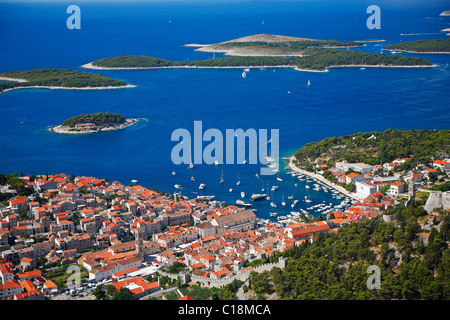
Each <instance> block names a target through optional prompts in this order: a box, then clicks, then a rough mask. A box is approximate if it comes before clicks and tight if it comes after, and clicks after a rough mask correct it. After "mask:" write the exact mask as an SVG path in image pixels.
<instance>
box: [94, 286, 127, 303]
mask: <svg viewBox="0 0 450 320" xmlns="http://www.w3.org/2000/svg"><path fill="white" fill-rule="evenodd" d="M92 294H93V295H94V296H95V300H131V299H132V297H133V295H132V293H131V291H130V289H128V288H120V289H119V291H116V290H115V289H114V286H112V285H108V286H97V287H96V288H95V289H94V291H93V292H92Z"/></svg>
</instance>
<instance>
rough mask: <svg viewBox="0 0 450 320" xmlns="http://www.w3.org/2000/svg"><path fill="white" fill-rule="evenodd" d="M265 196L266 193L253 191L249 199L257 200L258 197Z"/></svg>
mask: <svg viewBox="0 0 450 320" xmlns="http://www.w3.org/2000/svg"><path fill="white" fill-rule="evenodd" d="M266 196H267V194H265V193H264V194H262V193H254V194H252V196H251V198H250V199H251V200H252V201H255V200H259V199H262V198H265V197H266Z"/></svg>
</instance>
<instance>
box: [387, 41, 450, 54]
mask: <svg viewBox="0 0 450 320" xmlns="http://www.w3.org/2000/svg"><path fill="white" fill-rule="evenodd" d="M384 49H388V50H404V51H414V52H450V39H428V40H417V41H409V42H403V43H396V44H390V45H388V46H385V47H384Z"/></svg>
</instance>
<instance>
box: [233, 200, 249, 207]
mask: <svg viewBox="0 0 450 320" xmlns="http://www.w3.org/2000/svg"><path fill="white" fill-rule="evenodd" d="M236 205H238V206H243V207H251V206H252V205H251V204H250V203H248V202H245V201H243V200H240V199H238V200H236Z"/></svg>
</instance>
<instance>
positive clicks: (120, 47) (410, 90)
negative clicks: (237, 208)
mask: <svg viewBox="0 0 450 320" xmlns="http://www.w3.org/2000/svg"><path fill="white" fill-rule="evenodd" d="M70 4H73V3H71V2H63V3H9V2H8V3H6V2H5V3H0V48H1V50H0V71H1V72H5V71H13V70H25V69H32V68H43V67H58V68H72V69H78V70H83V71H89V72H99V71H92V70H85V69H81V68H79V66H80V65H82V64H85V63H87V62H91V61H94V60H97V59H100V58H104V57H108V56H114V55H121V54H144V55H150V56H155V57H160V58H166V59H172V60H187V59H190V60H193V59H204V58H211V57H212V54H210V53H201V52H195V51H194V50H193V49H194V48H190V47H183V45H184V44H187V43H214V42H220V41H226V40H229V39H234V38H237V37H242V36H246V35H251V34H256V33H270V34H282V35H290V36H300V37H309V38H319V39H329V38H334V39H339V40H359V39H369V38H370V39H373V38H378V39H385V40H386V42H383V43H382V44H383V45H386V44H390V43H396V42H399V41H412V40H418V39H431V38H445V37H446V36H445V33H443V32H440V30H441V29H444V28H449V27H450V17H439V16H438V15H439V13H440V12H442V11H444V10H448V9H449V8H448V7H447V6H446V4H447V3H446V1H430V2H426V3H425V2H422V1H412V2H411V1H409V2H408V4H405V3H404V2H403V1H379V2H378V3H377V4H378V5H379V6H380V8H381V12H382V13H381V19H382V20H381V21H382V22H381V29H380V30H369V29H367V28H366V19H367V18H368V17H369V15H368V14H366V8H367V7H368V6H369V5H370V4H373V3H371V2H369V1H356V0H355V1H346V2H344V3H342V2H341V1H339V2H337V1H320V2H319V1H242V2H241V1H230V2H219V3H214V4H211V3H208V2H195V3H194V2H175V1H168V2H167V1H166V2H162V1H156V2H144V3H141V2H127V3H122V2H118V3H116V2H113V3H104V2H98V3H85V2H78V3H77V4H78V5H79V6H80V8H81V17H82V20H81V21H82V22H81V26H82V29H81V30H68V29H67V28H66V19H67V17H68V16H69V15H68V14H66V8H67V6H68V5H70ZM169 20H170V21H171V23H169ZM263 20H264V24H262V23H261V22H262V21H263ZM402 34H403V35H402ZM359 50H363V51H367V52H379V51H380V46H379V45H378V43H371V44H368V45H367V46H366V47H364V48H362V49H359ZM388 54H389V53H388ZM406 55H409V56H419V57H423V58H426V59H429V60H431V61H432V62H433V63H435V64H437V65H438V66H437V67H434V68H423V69H421V68H420V69H388V68H367V69H366V70H364V71H362V70H359V68H335V69H331V70H330V72H327V73H309V72H298V71H294V70H292V69H276V71H275V72H274V71H273V69H267V70H258V69H253V70H251V71H250V72H249V73H248V76H247V78H245V79H243V78H242V77H241V72H242V70H239V69H227V70H212V69H198V70H192V69H191V70H188V69H179V70H177V69H166V70H135V71H101V72H99V73H102V74H104V75H106V76H109V77H112V78H116V79H120V80H124V81H127V82H129V83H131V84H134V85H137V87H136V88H129V89H120V90H104V91H99V90H93V91H63V90H46V89H25V90H16V91H11V92H7V93H5V94H2V95H0V110H1V113H0V114H1V127H0V171H1V172H7V173H9V172H19V173H20V172H23V173H24V174H39V173H47V172H49V173H61V172H64V173H67V174H72V173H74V174H78V175H92V176H97V177H108V178H109V179H110V180H119V181H121V182H123V183H129V182H130V181H131V180H132V179H137V180H138V181H139V183H140V184H142V185H144V186H147V187H154V188H156V189H162V190H165V191H168V192H173V191H174V187H173V186H174V184H181V185H182V186H183V187H184V190H183V194H186V195H188V196H195V195H196V194H195V193H194V192H197V191H198V185H199V183H201V182H203V183H206V184H207V188H206V189H205V190H204V194H208V195H210V194H214V195H216V197H217V198H218V199H223V200H225V201H227V202H228V203H234V201H235V200H236V199H237V198H239V193H240V191H245V192H246V194H247V195H250V194H251V193H257V192H260V191H261V188H262V187H263V186H264V187H265V188H266V187H267V181H268V182H269V186H271V185H272V184H275V182H276V180H275V176H271V177H266V178H256V177H255V173H257V172H258V171H259V168H260V166H259V165H241V164H240V165H220V166H214V165H212V166H208V165H196V166H195V168H194V169H193V170H188V169H186V167H187V165H184V164H183V165H180V166H174V165H173V164H172V162H171V158H170V155H171V150H172V148H173V147H174V145H175V142H171V140H170V137H171V134H172V132H173V131H174V130H175V129H177V128H185V129H188V130H189V131H191V132H193V123H194V121H196V120H198V121H202V122H203V129H204V130H206V129H209V128H217V129H219V130H221V131H222V132H223V133H224V134H225V129H237V128H242V129H244V130H246V129H249V128H254V129H257V130H258V129H269V130H270V129H279V130H280V153H281V156H287V155H290V154H292V153H293V152H295V150H296V149H298V148H300V147H302V146H303V145H304V144H305V143H307V142H310V141H318V140H321V139H323V138H326V137H328V136H340V135H344V134H351V133H355V132H368V131H383V130H386V129H387V128H392V129H413V128H414V129H443V128H449V124H450V116H449V108H450V104H449V101H450V99H449V98H450V94H449V92H450V91H449V84H450V68H449V66H448V63H449V62H450V55H437V54H435V55H431V54H406ZM216 57H218V55H216ZM308 80H311V83H312V86H311V87H307V86H306V83H307V81H308ZM288 91H290V92H291V94H289V93H288ZM103 111H110V112H113V113H121V114H123V115H124V116H125V117H135V118H145V119H147V120H143V121H141V122H139V124H137V125H135V126H132V127H130V128H127V129H125V130H121V131H116V132H110V133H102V134H98V135H89V136H62V135H56V134H52V133H50V132H49V131H47V130H46V128H47V127H49V126H52V125H56V124H59V123H61V122H62V121H63V120H64V119H66V118H68V117H72V116H75V115H79V114H83V113H92V112H103ZM22 121H23V122H24V124H23V125H20V122H22ZM205 145H206V143H205ZM281 167H284V165H282V166H281ZM172 170H175V171H176V172H177V174H176V175H175V176H172V174H171V172H172ZM222 171H223V175H224V180H225V183H224V184H222V185H221V184H219V180H220V176H221V173H222ZM238 175H239V176H240V179H241V181H242V184H241V186H239V187H237V186H236V184H235V182H236V181H237V176H238ZM191 176H194V177H195V178H196V182H191V181H190V177H191ZM281 176H282V177H283V178H284V182H283V183H278V185H279V187H280V189H279V191H277V192H276V193H275V201H276V202H277V203H278V204H279V202H280V201H281V198H282V196H283V195H284V197H285V200H287V197H288V196H289V195H291V194H293V193H294V194H295V197H296V198H297V199H302V198H303V197H304V196H305V195H306V189H305V188H304V183H303V184H302V182H300V181H297V180H294V179H293V178H291V177H290V176H287V175H285V174H284V172H282V173H281ZM294 183H298V187H297V188H295V187H294ZM230 187H232V188H233V189H234V191H233V192H232V193H230V192H228V189H229V188H230ZM311 198H312V199H313V201H314V202H313V203H312V204H315V203H318V202H322V201H323V200H326V201H327V202H329V201H330V200H331V201H332V202H333V203H337V201H336V200H335V199H330V197H329V194H326V193H323V192H322V193H317V192H315V191H311ZM247 199H248V198H247ZM301 207H303V208H305V207H306V206H305V203H302V202H301ZM254 208H256V209H258V214H259V215H261V216H262V217H267V213H268V212H269V211H271V210H270V206H269V205H268V203H267V202H261V203H255V206H254ZM289 209H290V208H289ZM297 209H298V208H297ZM288 211H289V210H286V211H285V213H287V212H288Z"/></svg>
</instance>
